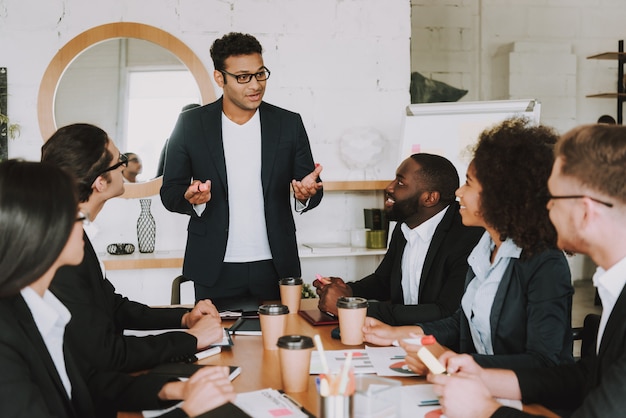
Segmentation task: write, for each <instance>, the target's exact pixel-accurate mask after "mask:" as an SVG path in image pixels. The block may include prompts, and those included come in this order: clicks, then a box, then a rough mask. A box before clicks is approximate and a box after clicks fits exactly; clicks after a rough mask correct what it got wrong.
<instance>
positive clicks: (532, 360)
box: [420, 249, 574, 369]
mask: <svg viewBox="0 0 626 418" xmlns="http://www.w3.org/2000/svg"><path fill="white" fill-rule="evenodd" d="M474 277H475V276H474V272H473V271H472V270H471V269H469V271H468V273H467V284H468V285H469V283H470V282H471V281H472V280H473V279H474ZM466 287H467V286H466ZM573 294H574V288H573V287H572V283H571V274H570V270H569V265H568V264H567V260H566V259H565V256H564V255H563V252H562V251H560V250H557V249H549V250H545V251H543V252H541V253H539V254H536V255H534V256H532V257H531V258H529V259H528V260H521V259H514V260H511V262H510V263H509V265H508V267H507V269H506V270H505V272H504V275H503V276H502V280H501V281H500V284H499V285H498V290H497V291H496V295H495V298H494V301H493V305H492V307H491V312H490V316H489V319H490V325H491V343H492V346H493V352H494V355H479V354H472V355H473V357H474V359H475V360H476V362H477V363H478V364H480V365H481V366H483V367H499V368H507V369H510V368H514V367H545V366H553V365H557V364H564V363H573V361H574V360H573V357H572V332H571V323H572V321H571V311H572V295H573ZM420 325H421V326H422V329H423V330H424V333H426V334H432V335H434V336H435V337H436V338H437V341H438V342H439V343H441V344H442V345H445V346H447V347H449V348H451V349H453V350H455V351H457V352H460V353H476V349H475V347H474V342H473V340H472V335H471V332H470V328H469V323H468V320H467V317H466V316H465V313H464V312H463V310H462V309H461V308H459V309H458V310H457V311H456V312H455V313H454V315H453V316H451V317H448V318H444V319H441V320H439V321H434V322H429V323H424V324H420Z"/></svg>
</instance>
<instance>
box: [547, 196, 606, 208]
mask: <svg viewBox="0 0 626 418" xmlns="http://www.w3.org/2000/svg"><path fill="white" fill-rule="evenodd" d="M545 197H546V199H547V200H556V199H584V198H585V197H586V198H587V199H589V200H593V201H594V202H597V203H600V204H602V205H604V206H606V207H608V208H612V207H613V203H609V202H605V201H603V200H599V199H596V198H595V197H591V196H586V195H582V194H573V195H567V196H554V195H551V194H548V195H546V196H545Z"/></svg>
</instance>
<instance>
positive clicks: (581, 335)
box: [572, 313, 600, 358]
mask: <svg viewBox="0 0 626 418" xmlns="http://www.w3.org/2000/svg"><path fill="white" fill-rule="evenodd" d="M599 326H600V315H598V314H593V313H591V314H587V316H585V320H584V321H583V326H582V327H574V328H572V338H573V339H574V341H576V340H580V341H581V346H580V357H581V358H584V357H587V356H588V355H590V354H593V353H594V352H595V349H596V340H597V339H598V328H599Z"/></svg>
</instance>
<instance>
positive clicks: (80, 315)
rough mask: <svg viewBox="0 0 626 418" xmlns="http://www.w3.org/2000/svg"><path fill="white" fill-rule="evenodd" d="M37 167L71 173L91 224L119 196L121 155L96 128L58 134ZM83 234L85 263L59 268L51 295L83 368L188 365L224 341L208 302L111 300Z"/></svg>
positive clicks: (77, 126)
mask: <svg viewBox="0 0 626 418" xmlns="http://www.w3.org/2000/svg"><path fill="white" fill-rule="evenodd" d="M41 160H42V161H43V162H47V163H51V164H54V165H56V166H58V167H60V168H62V169H63V170H65V171H67V172H68V173H70V174H72V175H73V176H74V177H75V178H76V180H77V183H78V193H79V196H78V200H79V210H80V215H81V216H83V217H85V219H86V220H87V221H93V220H95V219H96V217H97V216H98V214H99V213H100V211H101V210H102V208H103V207H104V204H105V203H106V202H107V201H108V200H109V199H111V198H113V197H116V196H119V195H121V194H122V193H123V192H124V182H123V177H122V170H123V169H124V168H125V167H126V166H127V165H128V157H127V156H126V155H124V154H121V153H120V151H119V150H118V149H117V147H116V145H115V143H114V142H113V140H111V139H110V138H109V137H108V135H107V134H106V132H104V131H103V130H102V129H100V128H98V127H96V126H93V125H89V124H84V123H81V124H73V125H68V126H65V127H62V128H59V129H58V130H57V131H56V132H55V133H54V134H53V135H52V136H51V137H50V138H49V139H48V140H47V141H46V143H45V144H44V145H43V147H42V152H41ZM88 233H89V228H88V227H85V234H84V241H85V256H84V259H83V261H82V263H81V264H79V265H78V266H65V267H62V268H60V269H59V270H58V271H57V273H56V275H55V277H54V279H53V280H52V284H51V286H50V290H51V291H52V292H53V293H54V294H55V296H56V297H57V298H59V299H60V300H61V302H63V304H64V305H65V306H67V308H68V309H69V310H70V312H71V313H72V320H71V321H70V323H69V324H68V326H67V331H66V338H67V339H68V340H70V341H71V342H72V343H73V344H74V345H75V346H77V347H80V348H81V351H80V354H81V356H82V357H84V358H85V361H86V363H87V364H91V365H98V367H101V368H102V370H106V371H108V370H120V371H125V372H133V371H140V370H146V369H149V368H151V367H154V366H155V365H157V364H159V363H164V362H172V361H186V360H191V359H193V358H194V354H195V353H196V352H197V351H198V350H201V349H205V348H207V347H208V346H209V345H210V344H212V343H214V342H216V341H220V340H221V339H222V337H223V330H222V324H221V319H220V318H219V314H218V312H217V310H216V309H215V306H213V304H212V303H211V302H210V301H202V302H200V303H198V304H197V305H196V306H195V307H194V309H193V310H191V311H189V310H188V309H183V308H172V309H170V308H162V309H158V308H150V307H148V306H146V305H143V304H141V303H137V302H133V301H130V300H128V299H127V298H125V297H123V296H122V295H120V294H118V293H115V288H114V287H113V285H112V284H111V283H110V282H109V281H108V280H107V279H106V274H105V272H104V269H103V267H102V266H101V263H100V261H99V260H98V256H97V255H96V252H95V251H94V249H93V247H92V245H91V241H90V239H89V236H88ZM172 328H174V329H180V328H188V329H186V330H185V331H184V332H168V333H164V334H160V335H155V336H149V337H126V336H123V335H122V332H123V330H124V329H145V330H149V329H172Z"/></svg>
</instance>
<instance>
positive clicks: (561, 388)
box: [494, 288, 626, 418]
mask: <svg viewBox="0 0 626 418" xmlns="http://www.w3.org/2000/svg"><path fill="white" fill-rule="evenodd" d="M625 319H626V288H624V289H622V292H621V294H620V296H619V298H618V299H617V302H616V304H615V307H614V308H613V311H612V312H611V315H610V316H609V320H608V321H607V323H606V328H605V329H604V334H603V336H602V340H601V341H600V350H599V352H598V354H597V355H596V354H595V350H594V352H593V354H591V355H589V356H587V357H584V358H583V359H581V360H580V361H578V362H577V363H576V364H572V365H566V366H558V367H550V368H544V369H539V370H536V369H520V370H515V373H516V374H517V378H518V380H519V384H520V389H521V392H522V401H523V402H524V403H540V404H542V405H545V406H547V407H549V408H555V409H561V410H563V409H567V410H570V411H571V410H574V409H575V411H574V413H573V415H571V416H572V417H576V418H579V417H580V418H583V417H621V416H624V411H626V396H624V395H625V391H624V388H626V320H625ZM494 416H496V417H518V416H519V417H522V416H530V415H527V414H525V413H524V412H521V411H517V410H514V409H511V408H500V409H499V410H498V411H496V413H495V415H494Z"/></svg>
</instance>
